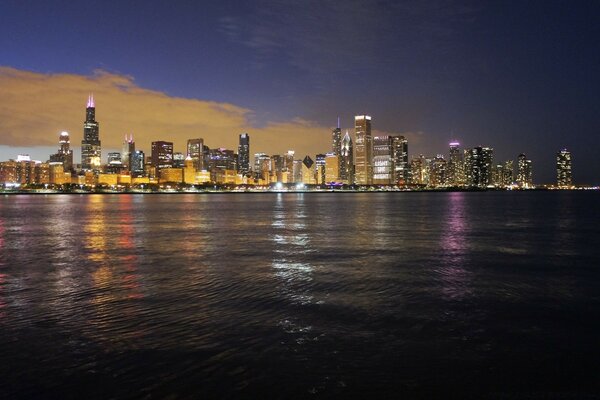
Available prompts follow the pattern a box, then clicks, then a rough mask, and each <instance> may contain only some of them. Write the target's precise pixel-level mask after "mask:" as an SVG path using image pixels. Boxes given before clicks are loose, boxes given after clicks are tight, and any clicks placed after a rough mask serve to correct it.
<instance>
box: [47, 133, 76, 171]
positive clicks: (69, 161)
mask: <svg viewBox="0 0 600 400" xmlns="http://www.w3.org/2000/svg"><path fill="white" fill-rule="evenodd" d="M58 145H59V148H58V152H57V153H56V154H51V155H50V162H61V163H62V164H63V167H64V169H65V171H71V170H72V169H73V150H71V148H70V145H71V140H70V139H69V133H68V132H65V131H63V132H61V133H60V136H59V137H58Z"/></svg>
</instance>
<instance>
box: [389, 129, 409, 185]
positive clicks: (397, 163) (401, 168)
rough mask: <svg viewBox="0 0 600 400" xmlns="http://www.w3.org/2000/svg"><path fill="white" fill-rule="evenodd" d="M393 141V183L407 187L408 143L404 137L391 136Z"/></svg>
mask: <svg viewBox="0 0 600 400" xmlns="http://www.w3.org/2000/svg"><path fill="white" fill-rule="evenodd" d="M390 139H391V141H392V143H391V146H392V164H393V176H392V181H393V183H395V184H399V185H405V184H407V183H408V182H409V180H410V179H409V178H410V177H409V169H410V168H409V164H408V141H407V140H406V138H405V137H404V136H390Z"/></svg>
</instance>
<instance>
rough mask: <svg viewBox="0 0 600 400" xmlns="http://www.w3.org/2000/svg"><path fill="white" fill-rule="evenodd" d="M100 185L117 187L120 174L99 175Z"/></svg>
mask: <svg viewBox="0 0 600 400" xmlns="http://www.w3.org/2000/svg"><path fill="white" fill-rule="evenodd" d="M97 182H98V185H106V186H117V184H118V183H119V175H118V174H98V180H97Z"/></svg>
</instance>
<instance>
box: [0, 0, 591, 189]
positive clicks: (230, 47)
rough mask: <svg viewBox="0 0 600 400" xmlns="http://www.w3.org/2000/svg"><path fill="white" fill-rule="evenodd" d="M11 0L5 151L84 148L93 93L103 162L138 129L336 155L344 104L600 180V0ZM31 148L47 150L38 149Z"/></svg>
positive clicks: (434, 135)
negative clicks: (66, 141) (246, 137)
mask: <svg viewBox="0 0 600 400" xmlns="http://www.w3.org/2000/svg"><path fill="white" fill-rule="evenodd" d="M207 3H208V2H199V1H143V2H142V1H138V2H125V1H119V2H117V1H106V0H105V1H91V0H90V1H79V2H73V1H10V0H9V1H7V0H4V1H2V2H1V3H0V145H1V146H0V160H6V159H8V158H15V157H16V155H17V154H18V153H22V152H28V153H29V154H31V155H32V156H33V157H34V158H37V159H43V160H45V159H47V156H48V154H50V152H54V151H56V149H57V147H58V143H57V142H58V134H59V132H60V131H61V130H67V131H69V132H70V134H71V143H72V146H73V147H74V148H75V150H76V154H77V155H76V160H77V162H78V161H79V157H78V154H79V153H78V151H79V146H80V142H81V138H82V132H83V127H82V124H83V119H84V116H85V110H84V108H85V103H86V100H87V94H88V93H89V92H94V95H95V97H96V106H97V119H98V121H99V122H100V136H101V139H102V141H103V162H105V161H106V153H107V151H108V150H110V149H118V148H120V142H121V140H122V137H123V135H124V134H126V133H133V134H134V135H135V137H136V144H137V146H138V147H139V148H141V149H142V150H145V151H148V150H149V148H150V142H151V141H152V140H169V139H172V140H173V141H174V142H175V151H181V152H184V151H185V149H184V146H185V140H186V139H187V138H191V137H204V139H205V143H206V144H207V145H208V146H210V147H228V148H236V147H235V146H236V144H237V136H238V134H239V133H242V132H248V133H250V136H251V152H252V153H255V152H266V153H268V154H275V153H283V152H285V151H286V150H287V149H294V150H296V153H297V156H298V158H303V157H304V155H305V154H304V153H308V154H310V155H311V156H313V155H314V154H315V153H321V152H327V151H330V147H331V146H330V129H331V128H332V127H333V125H334V124H335V123H336V119H337V116H338V115H339V116H340V117H341V121H342V129H352V128H353V115H355V114H362V113H367V114H370V115H372V117H373V128H374V130H375V133H376V134H377V133H380V134H382V133H389V134H405V135H406V136H407V137H408V139H409V156H410V157H411V158H412V156H415V155H418V154H419V153H423V154H425V155H426V156H434V155H435V154H437V153H442V154H444V155H447V153H448V146H447V144H448V142H449V141H450V140H451V139H456V140H458V141H460V142H461V144H462V145H463V147H472V146H477V145H484V146H489V147H493V148H494V156H495V157H494V161H495V162H502V161H504V160H507V159H514V160H516V158H517V155H518V154H519V153H521V152H523V153H525V154H526V155H527V156H528V157H529V158H530V159H532V160H533V168H534V169H533V173H534V182H535V183H552V182H554V181H555V172H554V167H555V161H554V160H555V154H556V152H557V151H558V150H559V149H561V148H567V149H569V150H570V151H571V152H572V154H573V171H574V174H573V176H574V183H576V184H584V183H589V184H599V183H600V157H599V156H598V155H597V152H598V147H599V146H598V144H599V143H600V141H599V140H598V138H597V137H598V134H599V133H600V2H598V1H564V2H556V1H539V2H514V1H497V2H489V3H486V2H479V1H475V2H453V1H437V0H431V1H414V2H395V1H390V2H387V1H375V0H373V1H371V0H368V1H272V0H266V1H218V2H212V3H213V4H207ZM33 146H37V147H35V148H33Z"/></svg>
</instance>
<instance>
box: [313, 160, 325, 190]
mask: <svg viewBox="0 0 600 400" xmlns="http://www.w3.org/2000/svg"><path fill="white" fill-rule="evenodd" d="M315 183H316V184H317V185H323V184H324V183H325V154H317V155H316V156H315Z"/></svg>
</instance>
